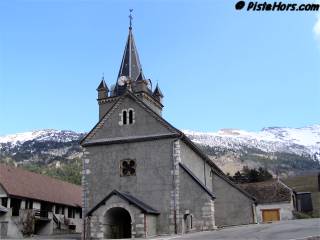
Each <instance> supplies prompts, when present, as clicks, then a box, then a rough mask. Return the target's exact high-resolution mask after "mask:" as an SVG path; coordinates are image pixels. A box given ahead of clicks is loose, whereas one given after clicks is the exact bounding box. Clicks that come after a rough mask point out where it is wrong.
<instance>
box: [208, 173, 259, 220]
mask: <svg viewBox="0 0 320 240" xmlns="http://www.w3.org/2000/svg"><path fill="white" fill-rule="evenodd" d="M212 186H213V190H214V193H215V195H216V199H215V219H216V225H217V226H232V225H243V224H250V223H255V219H254V212H253V211H254V209H253V204H254V202H253V200H252V199H250V198H249V197H248V196H246V195H245V194H244V193H242V192H241V191H240V190H239V189H237V188H236V187H233V186H232V185H230V183H228V182H227V181H226V180H224V179H223V178H222V177H220V176H218V175H217V174H213V178H212Z"/></svg>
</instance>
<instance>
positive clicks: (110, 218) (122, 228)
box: [105, 207, 131, 239]
mask: <svg viewBox="0 0 320 240" xmlns="http://www.w3.org/2000/svg"><path fill="white" fill-rule="evenodd" d="M105 229H106V231H105V238H113V239H115V238H131V217H130V214H129V212H128V211H127V210H126V209H124V208H121V207H114V208H111V209H109V210H108V211H107V212H106V214H105Z"/></svg>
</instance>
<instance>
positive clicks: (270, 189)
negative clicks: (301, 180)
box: [239, 180, 292, 203]
mask: <svg viewBox="0 0 320 240" xmlns="http://www.w3.org/2000/svg"><path fill="white" fill-rule="evenodd" d="M239 186H240V187H241V188H242V189H244V190H245V191H247V192H248V193H250V194H251V195H252V196H254V197H255V198H256V199H257V203H275V202H290V201H291V192H292V190H291V189H290V188H289V187H288V186H286V185H285V184H284V183H282V182H281V181H278V180H270V181H264V182H256V183H245V184H239Z"/></svg>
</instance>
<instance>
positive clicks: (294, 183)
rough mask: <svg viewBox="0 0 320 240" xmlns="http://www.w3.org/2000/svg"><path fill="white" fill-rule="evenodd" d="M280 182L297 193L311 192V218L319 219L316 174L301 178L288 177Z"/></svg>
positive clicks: (319, 209) (319, 202) (319, 195)
mask: <svg viewBox="0 0 320 240" xmlns="http://www.w3.org/2000/svg"><path fill="white" fill-rule="evenodd" d="M282 181H283V182H284V183H285V184H287V185H288V186H289V187H291V188H292V189H293V190H295V191H297V192H311V196H312V205H313V212H312V213H310V214H308V215H310V216H311V217H320V192H319V189H318V175H317V174H316V173H313V174H309V175H302V176H290V177H288V178H285V179H282Z"/></svg>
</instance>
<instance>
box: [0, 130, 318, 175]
mask: <svg viewBox="0 0 320 240" xmlns="http://www.w3.org/2000/svg"><path fill="white" fill-rule="evenodd" d="M183 132H184V133H185V134H186V135H187V136H188V137H189V138H190V139H191V140H192V141H194V142H195V143H197V144H198V145H199V146H200V147H201V148H202V149H203V150H204V151H205V152H206V153H207V154H208V155H209V156H210V158H211V159H212V160H213V161H214V162H215V163H216V164H217V165H218V166H219V167H221V168H222V169H223V170H224V171H225V172H229V173H231V174H233V173H234V172H235V171H237V170H240V169H241V168H242V167H243V166H244V165H248V166H249V167H260V166H262V167H267V168H268V169H269V170H271V171H272V172H273V173H275V172H277V171H280V172H295V171H300V170H312V169H320V125H312V126H308V127H303V128H280V127H269V128H264V129H262V130H261V131H259V132H248V131H244V130H236V129H223V130H220V131H218V132H195V131H190V130H184V131H183ZM84 134H85V133H77V132H73V131H67V130H52V129H49V130H47V129H46V130H38V131H32V132H25V133H17V134H12V135H7V136H2V137H1V136H0V162H10V161H11V162H15V163H19V164H30V163H36V164H49V165H50V164H51V165H57V163H58V165H59V164H60V162H68V161H71V160H72V159H75V158H81V156H82V153H81V149H80V146H79V140H80V139H81V138H82V137H83V136H84Z"/></svg>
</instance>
